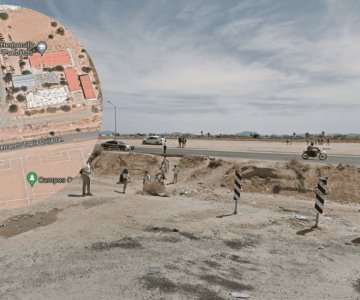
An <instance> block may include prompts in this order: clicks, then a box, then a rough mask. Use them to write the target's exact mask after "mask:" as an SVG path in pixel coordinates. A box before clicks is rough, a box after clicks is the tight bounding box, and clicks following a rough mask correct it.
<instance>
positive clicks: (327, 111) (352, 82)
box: [17, 0, 360, 133]
mask: <svg viewBox="0 0 360 300" xmlns="http://www.w3.org/2000/svg"><path fill="white" fill-rule="evenodd" d="M17 2H23V1H17ZM49 2H50V3H49V4H47V6H46V7H45V8H43V9H44V11H46V10H48V11H49V12H50V13H52V14H54V15H55V16H56V17H58V18H60V21H64V22H69V26H68V27H69V28H70V29H72V30H73V32H74V33H75V34H76V35H77V36H78V37H79V39H80V40H81V41H82V42H83V44H84V45H85V46H86V47H87V49H88V50H89V53H90V54H91V55H92V58H93V60H94V62H95V65H96V67H97V70H98V72H99V75H100V79H101V82H102V87H103V90H104V96H105V98H107V99H110V100H111V101H113V102H114V103H117V104H118V106H119V107H120V108H122V111H124V112H126V114H125V113H124V115H123V116H122V118H121V122H122V124H123V127H122V128H123V130H124V131H126V132H133V131H163V128H164V127H166V128H167V129H168V130H167V131H181V130H184V131H196V130H195V128H200V127H201V128H202V129H200V130H204V131H208V129H206V128H209V131H210V130H211V131H217V132H221V131H227V132H237V131H242V128H243V127H241V128H239V126H246V128H244V129H248V130H252V129H253V130H258V131H260V132H264V133H265V132H266V133H271V132H286V131H288V130H289V131H291V132H293V131H296V132H305V131H311V128H308V126H309V125H308V124H317V125H318V126H319V127H322V128H321V130H325V131H326V132H331V131H338V129H339V128H341V130H343V131H345V132H353V131H358V121H357V120H358V116H357V115H358V114H359V112H360V109H359V106H357V103H358V99H357V98H358V95H359V87H358V86H359V84H358V82H359V79H360V60H359V59H358V55H359V53H360V17H359V16H360V4H359V2H358V1H346V2H345V1H330V0H329V1H325V0H318V1H309V2H301V1H299V2H286V1H284V2H279V1H275V0H274V1H270V0H269V1H267V0H264V1H256V2H253V1H244V2H231V1H224V2H220V1H219V2H211V3H209V2H205V1H184V2H174V1H159V2H139V1H136V2H123V1H105V2H103V4H102V5H99V4H98V2H97V1H95V0H93V1H86V2H85V1H61V2H55V1H49ZM19 4H20V5H21V3H19ZM105 4H106V5H105ZM38 6H40V4H38ZM34 7H35V8H36V5H35V6H34ZM76 16H77V17H76ZM78 16H81V18H79V17H78ZM65 25H67V24H65ZM110 113H111V110H105V114H106V118H104V129H111V128H112V127H111V126H112V125H111V115H110ZM339 113H341V116H342V118H341V119H340V118H338V117H337V116H338V115H339ZM194 114H195V115H196V116H197V117H194ZM152 116H156V118H153V117H152ZM154 119H155V120H154ZM345 119H346V120H345ZM139 120H142V121H144V122H145V124H143V123H142V122H140V121H139ZM214 120H216V122H214ZM239 120H241V122H239ZM334 120H337V122H339V124H336V122H334ZM340 123H341V124H340ZM192 128H194V130H192ZM305 128H306V129H305Z"/></svg>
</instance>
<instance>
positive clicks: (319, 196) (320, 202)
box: [315, 177, 327, 227]
mask: <svg viewBox="0 0 360 300" xmlns="http://www.w3.org/2000/svg"><path fill="white" fill-rule="evenodd" d="M326 184H327V177H325V178H322V177H319V182H318V185H317V188H316V199H315V210H316V212H317V213H316V223H315V227H318V223H319V214H322V213H323V211H324V203H325V196H326Z"/></svg>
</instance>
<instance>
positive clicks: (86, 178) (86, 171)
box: [80, 158, 93, 197]
mask: <svg viewBox="0 0 360 300" xmlns="http://www.w3.org/2000/svg"><path fill="white" fill-rule="evenodd" d="M91 161H92V160H91V158H89V159H88V161H87V162H86V164H85V165H84V166H83V167H82V169H81V171H80V174H81V179H82V182H83V185H82V196H83V197H85V196H92V195H93V194H91V192H90V181H91V179H90V174H91V167H90V164H91ZM85 191H87V193H85Z"/></svg>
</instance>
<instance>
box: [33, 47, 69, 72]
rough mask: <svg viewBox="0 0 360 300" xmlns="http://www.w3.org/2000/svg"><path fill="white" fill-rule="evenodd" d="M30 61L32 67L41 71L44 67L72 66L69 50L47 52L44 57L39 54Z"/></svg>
mask: <svg viewBox="0 0 360 300" xmlns="http://www.w3.org/2000/svg"><path fill="white" fill-rule="evenodd" d="M29 60H30V65H31V66H32V67H33V68H37V69H41V68H43V67H55V66H57V65H60V66H66V65H70V64H71V56H70V54H69V51H67V50H61V51H54V52H45V53H44V54H43V55H42V56H41V55H40V54H39V53H34V54H33V55H31V56H29Z"/></svg>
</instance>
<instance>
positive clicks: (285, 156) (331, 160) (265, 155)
mask: <svg viewBox="0 0 360 300" xmlns="http://www.w3.org/2000/svg"><path fill="white" fill-rule="evenodd" d="M162 151H163V149H162V147H161V148H160V147H157V146H153V147H151V146H150V147H146V146H138V147H135V152H137V153H149V154H161V153H162ZM167 154H168V155H169V156H171V155H176V156H177V155H205V156H210V157H230V158H243V159H254V160H274V161H289V160H291V159H300V160H302V161H303V162H308V163H321V164H343V165H346V164H349V165H360V156H352V155H346V156H345V155H328V158H327V159H326V160H325V161H320V160H319V159H309V160H303V159H302V158H301V153H299V154H295V153H279V152H254V151H250V152H236V151H217V150H207V149H191V148H168V149H167Z"/></svg>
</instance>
